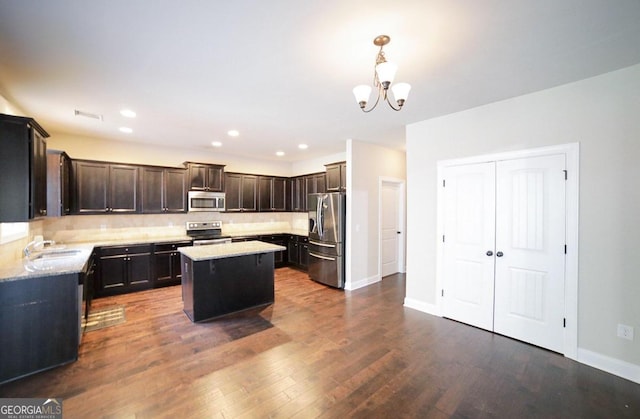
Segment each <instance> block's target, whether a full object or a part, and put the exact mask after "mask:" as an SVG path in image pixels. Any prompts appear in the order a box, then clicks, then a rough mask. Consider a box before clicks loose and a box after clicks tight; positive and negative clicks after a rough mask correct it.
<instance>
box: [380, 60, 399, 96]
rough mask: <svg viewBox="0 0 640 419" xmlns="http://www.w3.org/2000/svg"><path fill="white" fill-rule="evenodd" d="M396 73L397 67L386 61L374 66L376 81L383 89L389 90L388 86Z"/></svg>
mask: <svg viewBox="0 0 640 419" xmlns="http://www.w3.org/2000/svg"><path fill="white" fill-rule="evenodd" d="M396 71H398V66H397V65H396V64H394V63H390V62H388V61H386V62H384V63H380V64H378V65H377V66H376V74H377V75H378V80H380V83H381V84H382V86H383V87H384V88H385V90H386V89H387V88H389V85H390V84H391V83H393V78H394V77H395V76H396Z"/></svg>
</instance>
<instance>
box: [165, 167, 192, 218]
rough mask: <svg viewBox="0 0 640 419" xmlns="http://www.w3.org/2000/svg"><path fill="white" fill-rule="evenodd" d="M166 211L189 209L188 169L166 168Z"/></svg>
mask: <svg viewBox="0 0 640 419" xmlns="http://www.w3.org/2000/svg"><path fill="white" fill-rule="evenodd" d="M164 175H165V178H164V185H163V192H164V205H165V212H186V211H187V171H186V170H184V169H165V170H164Z"/></svg>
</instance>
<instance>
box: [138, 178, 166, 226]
mask: <svg viewBox="0 0 640 419" xmlns="http://www.w3.org/2000/svg"><path fill="white" fill-rule="evenodd" d="M163 181H164V169H162V168H161V167H144V168H143V169H142V182H141V187H140V193H141V195H142V197H141V199H140V201H141V205H142V212H143V213H145V214H153V213H160V212H163V211H164V203H163V201H164V200H163V196H162V195H163V194H162V186H163Z"/></svg>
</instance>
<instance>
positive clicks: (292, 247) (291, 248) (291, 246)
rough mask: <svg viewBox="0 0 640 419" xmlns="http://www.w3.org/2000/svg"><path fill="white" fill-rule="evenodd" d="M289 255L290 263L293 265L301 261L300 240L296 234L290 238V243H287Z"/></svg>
mask: <svg viewBox="0 0 640 419" xmlns="http://www.w3.org/2000/svg"><path fill="white" fill-rule="evenodd" d="M287 257H288V260H289V263H290V264H292V265H297V264H298V263H300V256H299V251H298V240H297V239H296V238H295V237H294V236H292V237H290V238H289V243H288V244H287Z"/></svg>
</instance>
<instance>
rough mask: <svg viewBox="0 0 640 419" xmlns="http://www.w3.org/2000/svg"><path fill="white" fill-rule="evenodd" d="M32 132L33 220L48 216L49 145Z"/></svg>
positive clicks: (36, 133)
mask: <svg viewBox="0 0 640 419" xmlns="http://www.w3.org/2000/svg"><path fill="white" fill-rule="evenodd" d="M30 131H31V135H32V136H33V138H32V147H33V149H32V155H31V158H32V159H33V160H32V164H31V170H32V173H31V180H32V182H31V200H32V201H31V202H32V205H31V214H30V217H31V218H33V217H43V216H45V215H47V145H46V143H45V142H44V138H42V136H41V135H40V134H39V133H38V132H37V131H36V130H35V129H33V128H32V129H30Z"/></svg>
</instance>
